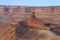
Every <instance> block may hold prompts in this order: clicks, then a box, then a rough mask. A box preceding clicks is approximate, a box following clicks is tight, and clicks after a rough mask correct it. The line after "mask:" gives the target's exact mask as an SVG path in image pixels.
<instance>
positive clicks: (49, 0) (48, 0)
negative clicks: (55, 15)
mask: <svg viewBox="0 0 60 40" xmlns="http://www.w3.org/2000/svg"><path fill="white" fill-rule="evenodd" d="M0 5H8V6H10V5H13V6H60V0H0Z"/></svg>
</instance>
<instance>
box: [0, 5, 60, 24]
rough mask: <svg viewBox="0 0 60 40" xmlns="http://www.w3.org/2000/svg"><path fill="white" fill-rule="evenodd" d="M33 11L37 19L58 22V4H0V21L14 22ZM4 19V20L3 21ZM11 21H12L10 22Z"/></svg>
mask: <svg viewBox="0 0 60 40" xmlns="http://www.w3.org/2000/svg"><path fill="white" fill-rule="evenodd" d="M32 12H35V14H36V16H37V18H38V19H41V20H43V21H45V22H50V23H56V24H59V23H60V21H59V20H60V6H50V7H27V6H0V15H2V16H1V17H0V19H1V20H0V21H1V22H2V23H12V24H15V23H17V22H18V21H20V20H24V19H26V18H28V17H30V14H31V13H32ZM4 21H5V22H4ZM12 21H13V22H12Z"/></svg>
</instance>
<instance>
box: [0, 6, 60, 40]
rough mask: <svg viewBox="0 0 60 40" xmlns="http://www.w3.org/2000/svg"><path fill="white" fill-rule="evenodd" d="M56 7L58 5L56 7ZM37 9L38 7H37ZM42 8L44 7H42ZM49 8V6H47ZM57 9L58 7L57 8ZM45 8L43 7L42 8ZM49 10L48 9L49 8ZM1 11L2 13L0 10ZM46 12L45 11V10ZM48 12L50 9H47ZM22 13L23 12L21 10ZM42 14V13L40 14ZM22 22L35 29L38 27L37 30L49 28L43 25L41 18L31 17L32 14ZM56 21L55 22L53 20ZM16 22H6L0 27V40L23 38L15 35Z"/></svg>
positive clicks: (54, 39) (50, 20)
mask: <svg viewBox="0 0 60 40" xmlns="http://www.w3.org/2000/svg"><path fill="white" fill-rule="evenodd" d="M57 8H58V7H57ZM37 9H38V8H37ZM43 9H44V8H43ZM47 9H49V8H47ZM58 9H59V8H58ZM44 10H45V9H44ZM44 10H43V11H44ZM49 10H50V9H49ZM0 12H1V13H3V12H2V11H1V10H0ZM45 12H47V11H45ZM48 12H50V11H48ZM22 13H23V12H22ZM42 15H43V14H42ZM48 21H49V22H52V23H54V22H55V21H54V20H52V18H51V19H48ZM24 23H25V24H26V25H28V27H29V26H32V27H33V28H35V29H39V30H49V29H50V28H49V27H45V26H44V23H45V22H43V21H42V20H40V19H37V18H33V17H32V16H31V17H29V18H27V19H26V20H25V21H24ZM55 23H56V22H55ZM16 25H17V24H6V25H4V26H3V27H0V40H23V39H19V38H18V37H16V33H15V29H16V27H17V26H16ZM59 39H60V37H58V38H57V39H56V38H52V39H51V40H59Z"/></svg>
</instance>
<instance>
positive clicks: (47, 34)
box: [15, 24, 59, 40]
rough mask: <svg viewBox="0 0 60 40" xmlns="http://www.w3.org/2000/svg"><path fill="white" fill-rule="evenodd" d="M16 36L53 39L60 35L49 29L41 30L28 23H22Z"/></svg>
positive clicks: (17, 29) (40, 39)
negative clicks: (29, 25)
mask: <svg viewBox="0 0 60 40" xmlns="http://www.w3.org/2000/svg"><path fill="white" fill-rule="evenodd" d="M15 31H16V37H18V38H19V39H23V40H25V39H26V40H51V39H52V38H55V37H56V38H57V37H59V36H58V35H56V34H55V33H54V32H52V31H49V30H40V29H36V28H32V27H28V26H27V25H24V24H21V25H19V24H18V26H17V28H16V30H15Z"/></svg>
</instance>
